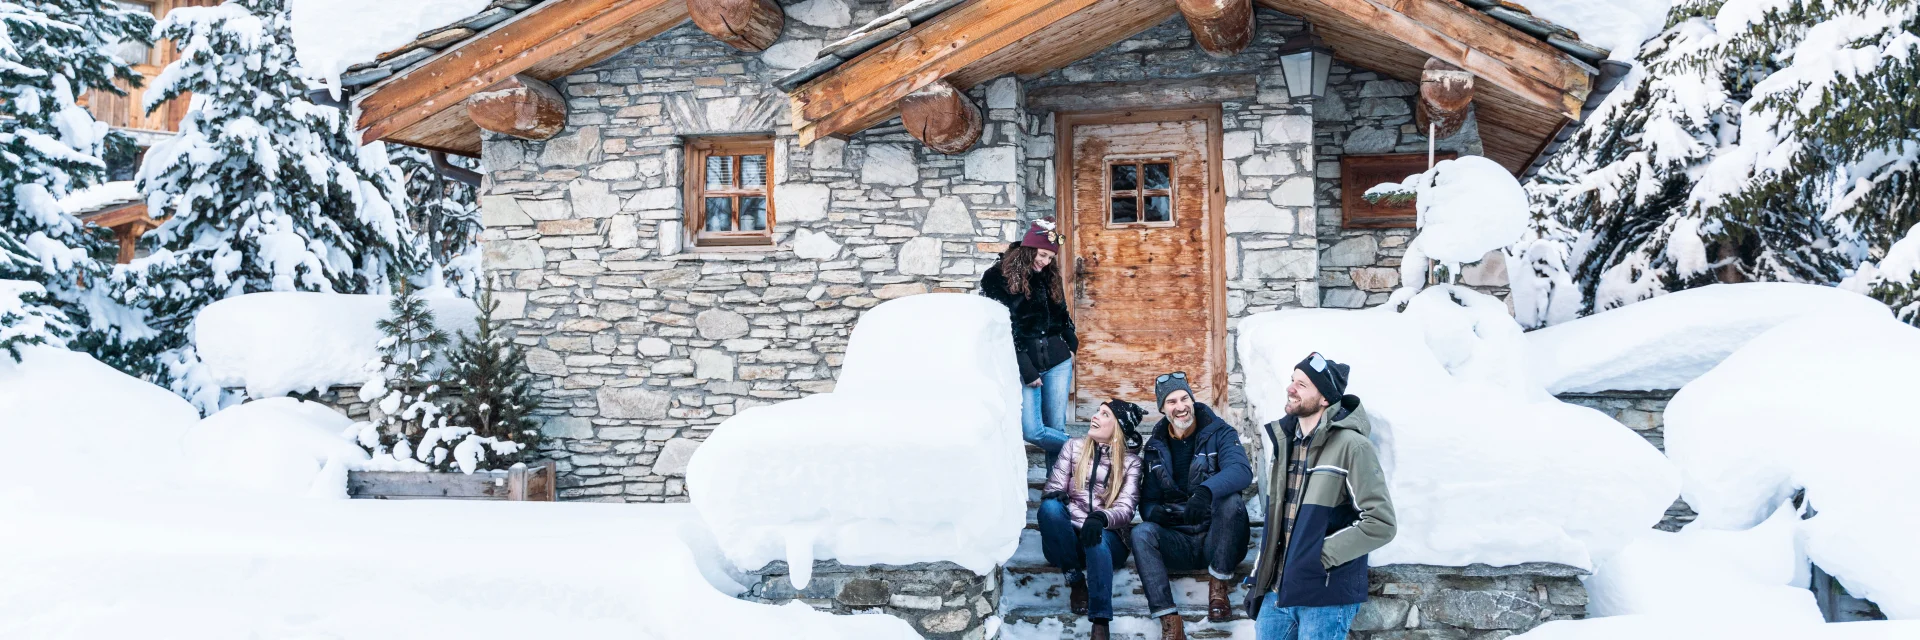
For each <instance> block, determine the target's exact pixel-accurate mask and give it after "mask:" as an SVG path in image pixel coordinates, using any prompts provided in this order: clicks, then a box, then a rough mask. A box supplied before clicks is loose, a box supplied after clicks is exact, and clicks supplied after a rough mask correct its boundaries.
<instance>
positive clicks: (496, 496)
mask: <svg viewBox="0 0 1920 640" xmlns="http://www.w3.org/2000/svg"><path fill="white" fill-rule="evenodd" d="M554 478H555V474H554V465H553V461H552V460H547V461H545V462H537V463H534V464H532V465H528V466H526V467H524V468H520V469H512V470H508V471H475V472H473V473H471V474H466V473H432V472H422V471H348V472H347V496H348V497H352V498H364V499H371V500H533V501H538V502H553V501H554V500H555V491H556V489H555V485H556V483H555V482H554Z"/></svg>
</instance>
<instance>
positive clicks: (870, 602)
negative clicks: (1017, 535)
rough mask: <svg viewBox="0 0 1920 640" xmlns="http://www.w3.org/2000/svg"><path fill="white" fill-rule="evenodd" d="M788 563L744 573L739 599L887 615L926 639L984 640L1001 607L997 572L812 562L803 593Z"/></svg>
mask: <svg viewBox="0 0 1920 640" xmlns="http://www.w3.org/2000/svg"><path fill="white" fill-rule="evenodd" d="M789 573H790V571H789V569H788V566H787V563H786V562H782V561H775V562H772V563H769V564H768V565H767V566H765V567H762V568H760V569H758V570H756V571H753V572H750V573H748V574H747V578H748V580H747V585H746V586H747V591H746V593H742V594H740V598H741V599H744V600H748V601H752V602H760V603H765V604H786V603H788V602H794V601H799V602H803V603H806V604H807V605H808V606H811V607H813V608H814V609H816V610H819V611H826V612H830V613H837V614H886V615H891V616H893V617H896V618H900V619H902V620H906V621H907V624H910V625H913V630H914V631H916V632H919V633H920V634H921V636H922V637H925V638H927V639H928V640H984V639H985V638H986V637H987V619H988V617H989V616H992V615H993V614H994V612H996V611H998V610H999V608H1000V584H999V582H1000V578H999V576H1000V570H999V569H998V568H997V567H996V568H995V569H994V570H992V571H988V572H987V573H986V575H980V574H976V573H974V572H972V571H968V570H967V569H966V568H964V567H961V566H960V565H957V564H954V563H951V562H926V563H917V564H910V565H898V566H895V565H883V564H876V565H864V566H848V565H843V564H840V563H839V562H835V561H832V560H821V561H815V562H814V563H813V573H812V576H811V578H810V579H809V580H808V581H807V586H806V587H805V588H795V587H794V586H793V581H792V578H791V576H790V575H789Z"/></svg>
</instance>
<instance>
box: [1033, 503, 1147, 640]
mask: <svg viewBox="0 0 1920 640" xmlns="http://www.w3.org/2000/svg"><path fill="white" fill-rule="evenodd" d="M1040 552H1041V553H1042V554H1044V555H1046V557H1047V564H1051V565H1053V566H1056V567H1059V568H1060V569H1061V570H1062V571H1065V572H1067V584H1073V583H1075V582H1079V581H1081V580H1086V581H1087V617H1088V618H1098V619H1101V620H1112V619H1113V572H1114V571H1118V570H1119V569H1120V568H1121V567H1124V566H1126V564H1127V545H1126V543H1125V542H1124V541H1123V540H1122V539H1121V538H1120V533H1119V532H1117V531H1114V530H1112V529H1107V530H1106V532H1105V533H1103V534H1102V535H1101V536H1100V540H1099V541H1098V542H1095V543H1093V545H1092V546H1081V545H1080V530H1079V529H1078V528H1076V527H1074V526H1073V516H1071V515H1068V514H1067V505H1066V503H1063V502H1061V501H1059V500H1047V501H1044V502H1041V503H1040Z"/></svg>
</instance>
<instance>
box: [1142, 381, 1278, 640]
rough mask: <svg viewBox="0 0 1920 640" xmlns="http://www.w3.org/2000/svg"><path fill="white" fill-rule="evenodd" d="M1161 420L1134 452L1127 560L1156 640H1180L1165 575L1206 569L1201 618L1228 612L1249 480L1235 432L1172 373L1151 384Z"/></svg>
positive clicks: (1243, 550) (1243, 543)
mask: <svg viewBox="0 0 1920 640" xmlns="http://www.w3.org/2000/svg"><path fill="white" fill-rule="evenodd" d="M1153 392H1154V396H1155V397H1156V398H1157V399H1158V400H1159V403H1160V412H1161V413H1162V414H1164V416H1165V417H1163V418H1161V419H1160V422H1159V423H1158V424H1156V425H1154V428H1153V436H1152V437H1151V438H1149V439H1148V440H1147V444H1146V447H1145V448H1144V450H1143V451H1142V453H1141V458H1142V463H1143V464H1144V465H1145V470H1144V473H1142V474H1141V476H1140V513H1141V519H1142V520H1144V521H1145V522H1144V523H1142V524H1141V525H1140V526H1137V527H1134V528H1133V536H1132V538H1133V551H1134V554H1135V557H1136V558H1137V559H1136V560H1135V561H1134V562H1135V565H1136V567H1137V568H1138V569H1139V573H1140V582H1141V584H1142V586H1143V587H1145V589H1146V592H1147V605H1148V608H1149V609H1150V610H1151V613H1149V614H1148V615H1151V616H1153V617H1156V618H1159V619H1160V637H1161V638H1162V639H1163V640H1184V639H1185V638H1186V629H1185V623H1184V621H1182V620H1181V618H1180V614H1179V612H1178V611H1177V610H1176V608H1175V606H1174V603H1173V585H1172V584H1171V583H1170V582H1169V581H1168V578H1167V572H1168V571H1169V570H1179V571H1190V570H1194V569H1200V568H1202V567H1204V568H1206V570H1207V575H1208V580H1207V618H1208V619H1210V620H1214V621H1217V622H1225V621H1226V620H1227V619H1228V617H1230V616H1231V615H1232V614H1233V609H1232V604H1231V603H1230V602H1229V601H1228V599H1227V593H1228V585H1229V584H1230V583H1231V581H1232V580H1233V572H1234V569H1235V568H1236V567H1238V566H1239V565H1240V561H1241V560H1242V559H1245V558H1246V556H1247V538H1248V531H1249V530H1248V523H1247V505H1246V502H1245V500H1244V499H1242V498H1241V497H1240V490H1242V489H1245V488H1247V485H1248V484H1249V483H1251V482H1252V481H1253V470H1252V468H1251V467H1249V466H1248V464H1247V451H1246V449H1244V448H1242V447H1241V446H1240V434H1239V433H1238V432H1236V431H1234V429H1233V427H1232V426H1229V425H1228V424H1227V423H1226V421H1224V420H1221V419H1220V418H1219V417H1218V416H1216V415H1214V413H1213V409H1210V408H1208V407H1207V405H1205V404H1201V403H1199V402H1197V401H1195V400H1194V398H1193V389H1192V388H1190V387H1188V386H1187V375H1186V373H1184V372H1174V373H1169V374H1166V375H1163V376H1160V377H1159V378H1158V379H1157V380H1156V381H1155V383H1154V388H1153Z"/></svg>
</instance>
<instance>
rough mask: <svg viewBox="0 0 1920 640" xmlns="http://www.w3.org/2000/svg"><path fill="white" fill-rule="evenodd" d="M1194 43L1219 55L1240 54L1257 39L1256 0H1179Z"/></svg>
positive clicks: (1178, 4) (1178, 3)
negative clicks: (1255, 24)
mask: <svg viewBox="0 0 1920 640" xmlns="http://www.w3.org/2000/svg"><path fill="white" fill-rule="evenodd" d="M1174 4H1175V5H1176V6H1178V7H1180V15H1182V16H1186V18H1187V28H1188V29H1189V30H1191V31H1193V42H1194V44H1197V45H1200V50H1201V51H1205V52H1207V54H1208V55H1211V56H1215V57H1221V58H1224V57H1227V56H1231V55H1234V54H1236V53H1240V52H1241V51H1243V50H1245V49H1246V48H1247V44H1248V43H1251V42H1253V0H1175V2H1174Z"/></svg>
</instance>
